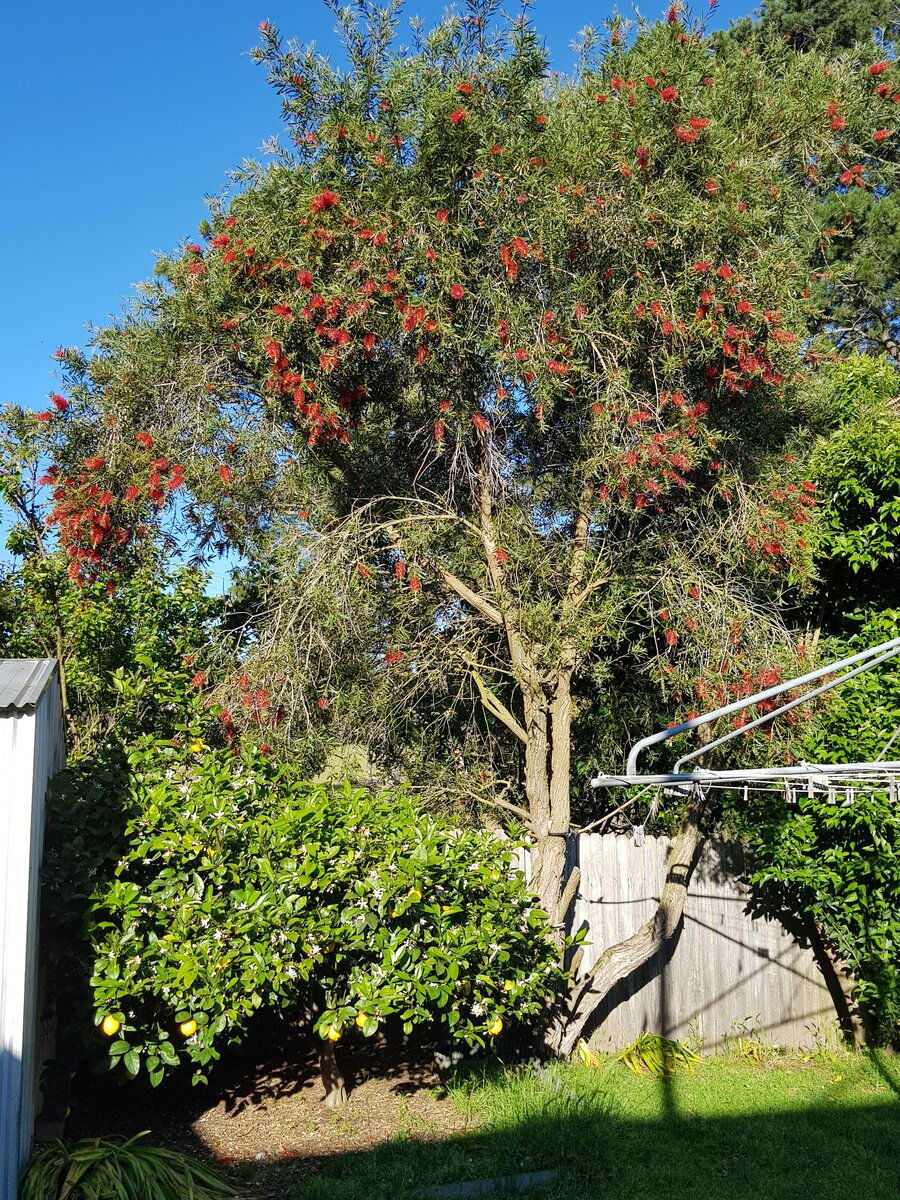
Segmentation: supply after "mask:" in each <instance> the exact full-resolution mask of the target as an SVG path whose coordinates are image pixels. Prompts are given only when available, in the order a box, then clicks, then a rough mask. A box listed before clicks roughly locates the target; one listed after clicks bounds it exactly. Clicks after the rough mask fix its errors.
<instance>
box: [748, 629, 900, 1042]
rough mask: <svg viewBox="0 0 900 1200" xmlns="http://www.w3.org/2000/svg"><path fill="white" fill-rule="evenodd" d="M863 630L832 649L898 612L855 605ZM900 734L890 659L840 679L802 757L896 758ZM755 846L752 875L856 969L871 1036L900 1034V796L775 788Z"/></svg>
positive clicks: (897, 687) (846, 651) (874, 632)
mask: <svg viewBox="0 0 900 1200" xmlns="http://www.w3.org/2000/svg"><path fill="white" fill-rule="evenodd" d="M853 619H854V620H855V621H857V622H859V624H860V629H859V632H858V633H857V634H856V635H855V636H854V637H852V638H850V639H849V640H848V641H847V642H844V643H834V644H833V645H832V647H831V649H830V650H829V653H830V654H833V655H834V657H843V656H845V655H850V654H853V653H856V652H858V651H860V650H862V649H864V648H866V647H870V646H873V645H877V644H879V643H880V642H885V641H888V640H890V639H892V638H895V637H898V636H900V613H898V612H897V611H895V610H887V611H885V612H882V613H875V614H870V615H868V617H864V616H863V615H861V614H856V615H855V617H854V618H853ZM898 742H900V664H898V662H897V660H896V659H893V660H889V661H888V662H887V663H885V664H883V665H882V666H880V667H875V668H872V669H871V670H870V671H865V672H863V673H862V674H861V675H858V676H857V677H856V678H855V679H852V680H851V681H850V682H849V683H845V684H842V685H841V686H840V687H839V688H836V689H835V690H834V692H833V693H832V694H831V695H830V696H829V698H828V701H827V703H826V704H825V705H824V706H823V707H822V709H821V710H820V712H819V714H818V717H817V720H816V721H815V722H813V723H809V724H807V725H806V726H805V730H804V744H803V747H802V752H801V758H802V759H804V760H807V761H810V762H834V763H841V762H867V761H868V762H875V761H878V760H879V759H896V758H897V757H898V756H900V755H898ZM743 828H744V831H745V835H746V836H747V837H748V838H749V840H750V841H751V843H752V845H753V847H754V853H755V856H756V861H757V864H758V866H757V870H756V873H755V874H754V876H753V881H754V883H755V884H757V885H759V886H760V887H761V888H762V889H763V894H764V895H768V896H769V897H770V898H773V899H774V900H775V901H776V903H777V904H778V905H780V906H782V907H783V908H786V909H787V910H789V911H791V912H793V913H794V914H796V915H802V916H804V917H805V918H808V919H811V920H812V921H813V922H814V923H815V925H816V926H817V927H818V929H819V930H820V931H821V933H822V934H823V935H824V937H825V939H826V941H827V942H828V943H830V945H831V946H832V947H833V949H834V950H835V951H836V952H837V954H838V956H839V957H840V958H841V959H842V960H843V961H845V962H846V963H847V964H849V966H850V967H851V969H852V972H853V975H854V977H855V979H856V981H857V988H856V999H857V1000H858V1001H859V1003H860V1004H861V1006H862V1007H863V1008H864V1009H865V1010H866V1011H867V1012H868V1014H869V1016H870V1019H871V1021H872V1024H873V1027H874V1029H875V1032H876V1034H877V1036H878V1037H879V1038H880V1039H881V1040H883V1041H890V1040H891V1038H894V1037H896V1036H897V1035H898V1033H900V809H898V805H897V798H896V796H895V795H892V794H889V793H887V792H879V791H872V790H870V789H867V788H859V789H853V790H851V792H849V793H846V794H845V793H844V791H843V790H842V789H837V790H836V791H835V792H834V794H833V795H828V794H827V793H820V792H816V793H815V794H814V795H813V796H809V795H808V794H806V793H805V792H804V791H803V789H799V790H798V792H797V795H796V801H795V806H794V807H791V806H789V805H788V804H787V803H786V801H785V798H784V797H774V796H773V797H771V798H770V799H769V801H768V802H767V803H766V804H765V805H760V806H759V807H755V808H754V811H753V812H752V814H750V819H749V821H746V822H745V823H744V825H743Z"/></svg>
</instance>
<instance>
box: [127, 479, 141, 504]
mask: <svg viewBox="0 0 900 1200" xmlns="http://www.w3.org/2000/svg"><path fill="white" fill-rule="evenodd" d="M140 494H141V493H140V490H139V489H138V488H136V487H135V486H134V484H132V485H131V487H127V488H126V489H125V503H126V504H131V502H132V501H133V500H137V498H138V496H139V495H140Z"/></svg>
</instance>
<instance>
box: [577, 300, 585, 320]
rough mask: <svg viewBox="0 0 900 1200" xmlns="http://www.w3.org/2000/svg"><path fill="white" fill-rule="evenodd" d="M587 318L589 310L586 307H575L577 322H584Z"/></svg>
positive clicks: (579, 305)
mask: <svg viewBox="0 0 900 1200" xmlns="http://www.w3.org/2000/svg"><path fill="white" fill-rule="evenodd" d="M586 316H587V309H586V308H585V306H584V305H583V304H576V305H575V320H576V321H583V320H584V318H585V317H586Z"/></svg>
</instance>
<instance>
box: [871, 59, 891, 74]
mask: <svg viewBox="0 0 900 1200" xmlns="http://www.w3.org/2000/svg"><path fill="white" fill-rule="evenodd" d="M890 65H891V64H890V63H889V62H888V61H887V60H886V59H885V60H884V61H883V62H877V63H873V64H872V66H871V67H869V74H870V75H882V74H884V72H885V71H886V70H887V69H888V67H889V66H890Z"/></svg>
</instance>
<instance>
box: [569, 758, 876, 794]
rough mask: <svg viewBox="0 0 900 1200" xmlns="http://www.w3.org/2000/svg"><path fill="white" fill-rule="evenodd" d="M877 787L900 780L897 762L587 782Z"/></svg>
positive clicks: (607, 777)
mask: <svg viewBox="0 0 900 1200" xmlns="http://www.w3.org/2000/svg"><path fill="white" fill-rule="evenodd" d="M873 776H877V779H876V780H875V782H877V783H878V784H879V785H881V784H882V783H883V780H884V779H885V778H893V777H897V778H900V762H876V763H873V762H861V763H801V764H800V765H799V766H791V767H750V768H741V769H739V770H728V771H707V770H704V769H703V768H702V767H700V768H698V769H697V770H696V771H683V772H680V773H675V772H672V773H670V774H665V775H604V774H602V773H601V774H600V775H595V776H594V777H593V779H591V781H590V782H591V787H595V788H600V787H631V786H634V785H637V784H648V785H650V786H654V787H658V786H663V787H665V786H668V785H672V786H677V785H680V784H688V783H699V784H701V785H705V786H709V785H711V784H721V785H729V784H733V785H737V784H743V783H773V782H779V781H782V780H787V779H798V780H802V781H804V782H807V781H809V780H811V779H822V780H823V781H825V782H828V781H830V780H832V779H846V781H847V783H848V784H851V783H858V784H860V785H862V784H865V783H868V782H872V777H873Z"/></svg>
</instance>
